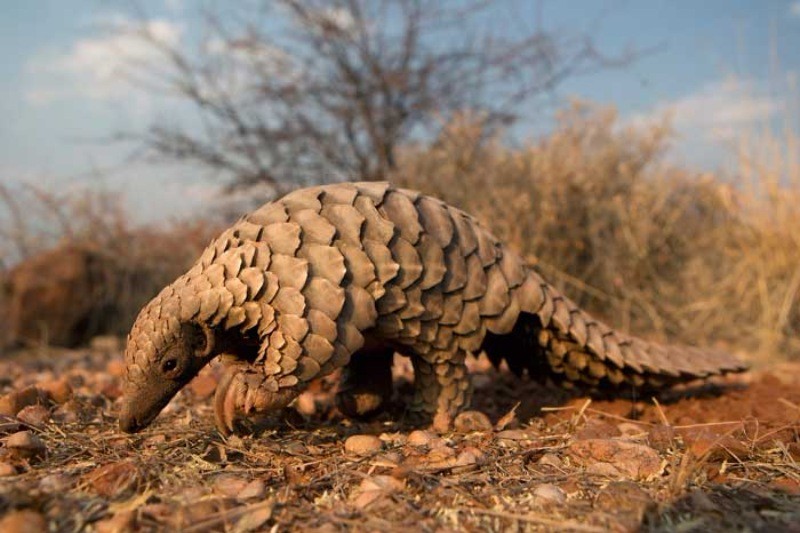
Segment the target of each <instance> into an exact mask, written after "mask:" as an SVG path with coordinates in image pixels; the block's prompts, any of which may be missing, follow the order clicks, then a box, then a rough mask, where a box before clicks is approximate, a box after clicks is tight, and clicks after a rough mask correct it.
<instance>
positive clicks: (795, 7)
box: [789, 1, 800, 18]
mask: <svg viewBox="0 0 800 533" xmlns="http://www.w3.org/2000/svg"><path fill="white" fill-rule="evenodd" d="M789 13H790V14H791V15H792V16H794V17H798V18H800V1H798V2H792V3H791V4H790V5H789Z"/></svg>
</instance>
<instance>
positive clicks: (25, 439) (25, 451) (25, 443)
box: [6, 431, 47, 459]
mask: <svg viewBox="0 0 800 533" xmlns="http://www.w3.org/2000/svg"><path fill="white" fill-rule="evenodd" d="M6 448H7V449H8V452H9V454H11V456H12V457H16V458H18V459H38V458H40V457H42V456H43V455H44V454H45V453H46V452H47V447H46V446H45V444H44V442H42V439H40V438H39V437H38V436H37V435H34V434H33V433H31V432H30V431H19V432H17V433H14V434H13V435H11V436H10V437H8V439H7V440H6Z"/></svg>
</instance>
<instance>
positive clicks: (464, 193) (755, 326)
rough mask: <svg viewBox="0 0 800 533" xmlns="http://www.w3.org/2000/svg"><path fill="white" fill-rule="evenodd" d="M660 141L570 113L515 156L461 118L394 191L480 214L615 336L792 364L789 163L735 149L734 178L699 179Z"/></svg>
mask: <svg viewBox="0 0 800 533" xmlns="http://www.w3.org/2000/svg"><path fill="white" fill-rule="evenodd" d="M760 139H761V141H762V142H763V140H764V137H763V136H762V137H760ZM669 140H670V130H669V127H668V125H667V124H655V125H652V126H651V127H649V128H644V129H641V128H640V129H633V128H629V127H624V126H622V125H620V124H618V120H617V116H616V113H615V112H614V111H613V110H612V109H607V108H599V109H598V108H594V107H591V106H587V105H584V104H575V105H574V106H573V107H572V108H571V109H568V110H567V111H565V112H563V113H562V114H561V115H560V116H559V122H558V127H557V128H556V131H555V132H554V133H553V134H552V135H550V136H548V137H546V138H544V139H543V140H541V141H540V142H538V143H535V144H531V145H528V146H524V147H521V148H518V149H510V148H507V147H506V146H504V145H503V144H502V143H501V142H500V141H499V140H498V139H493V138H486V137H485V136H484V135H483V131H482V128H481V125H480V120H476V119H475V118H474V117H469V116H465V117H462V119H461V120H460V121H457V122H456V123H454V124H452V125H451V127H450V128H448V129H447V131H446V134H445V135H444V136H442V138H440V139H438V141H437V142H436V143H435V144H434V145H433V146H431V147H419V148H409V149H407V150H406V151H405V152H404V154H403V158H402V162H401V165H400V166H401V170H400V171H399V172H398V176H397V177H396V181H397V182H398V183H401V184H402V185H404V186H408V187H412V188H417V189H421V190H423V191H425V192H428V193H431V194H434V195H436V196H439V197H441V198H444V199H445V200H447V201H449V202H451V203H453V204H455V205H458V206H460V207H462V208H463V209H465V210H466V211H469V212H472V213H474V214H476V215H478V217H479V218H480V219H482V220H483V221H484V222H485V223H486V224H487V225H488V226H489V227H491V228H492V230H493V231H494V232H495V233H496V234H497V235H498V236H500V237H501V238H502V239H503V240H505V241H507V242H510V243H511V245H512V246H514V247H515V248H517V249H518V250H520V251H521V252H522V253H523V254H524V255H525V256H526V257H527V258H528V259H529V260H530V262H531V263H535V264H536V265H537V266H538V268H539V269H540V270H541V271H542V272H543V274H544V275H545V277H546V278H547V279H549V280H551V281H553V282H555V283H556V284H557V285H558V286H559V287H560V288H562V289H563V290H564V291H565V292H567V293H568V294H569V295H570V296H572V297H573V298H574V299H575V300H576V301H578V302H579V303H580V304H581V305H583V306H585V307H586V308H588V309H590V310H592V311H593V312H595V313H596V314H598V315H601V316H603V317H605V318H607V319H608V320H609V321H610V322H611V323H612V324H615V325H617V326H621V327H622V328H623V329H627V330H630V331H633V332H636V333H641V334H644V335H646V336H650V337H654V338H657V339H661V340H670V341H673V342H675V341H677V342H683V343H688V344H700V345H710V344H722V345H724V346H725V347H726V348H728V349H730V350H733V351H736V352H740V353H747V354H748V355H749V356H750V357H751V358H752V359H755V360H767V359H778V360H780V359H782V358H791V357H797V356H798V355H800V299H798V290H799V289H800V237H798V235H797V232H796V231H795V230H794V228H796V227H798V222H800V172H798V164H797V160H796V159H791V157H781V158H778V157H776V156H775V151H774V150H773V151H769V152H758V153H755V152H754V150H753V149H751V150H750V152H748V147H749V146H750V145H749V144H747V143H743V144H742V146H741V147H740V148H739V149H740V153H741V158H742V165H741V166H742V171H741V172H740V173H738V174H736V175H733V176H718V175H712V174H697V173H694V172H691V171H688V170H686V169H681V168H675V167H674V166H670V165H668V164H666V163H664V162H663V160H662V157H661V156H662V155H663V153H664V152H665V151H666V150H667V149H668V146H669ZM794 146H796V144H795V145H794ZM750 153H754V155H751V156H749V157H746V155H747V154H750ZM791 153H792V151H791V150H787V151H786V154H787V156H789V155H790V154H791ZM745 161H747V164H745ZM764 161H771V162H773V163H774V164H773V165H771V166H763V165H759V164H757V162H764ZM782 162H783V163H782ZM775 165H778V166H777V167H776V166H775Z"/></svg>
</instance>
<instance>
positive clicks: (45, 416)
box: [17, 404, 50, 427]
mask: <svg viewBox="0 0 800 533" xmlns="http://www.w3.org/2000/svg"><path fill="white" fill-rule="evenodd" d="M17 418H18V419H20V420H21V421H22V422H25V423H26V424H28V425H29V426H34V427H42V426H44V425H45V424H46V423H47V422H48V421H49V420H50V410H49V409H48V408H47V407H45V406H44V405H41V404H36V405H29V406H27V407H23V408H22V410H20V412H19V413H17Z"/></svg>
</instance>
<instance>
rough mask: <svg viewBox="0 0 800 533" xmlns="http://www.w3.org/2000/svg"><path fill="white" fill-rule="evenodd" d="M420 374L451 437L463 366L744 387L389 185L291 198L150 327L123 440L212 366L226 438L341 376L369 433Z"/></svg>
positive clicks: (426, 201) (134, 345)
mask: <svg viewBox="0 0 800 533" xmlns="http://www.w3.org/2000/svg"><path fill="white" fill-rule="evenodd" d="M395 352H399V353H401V354H403V355H406V356H408V357H410V358H411V362H412V365H413V368H414V391H415V392H414V397H413V401H412V404H411V405H410V406H409V410H410V411H411V412H412V413H415V414H416V415H418V416H420V417H423V418H427V419H428V420H429V421H432V422H433V426H434V427H435V428H438V429H446V428H447V427H448V426H449V424H450V421H451V420H452V417H453V416H454V415H455V414H456V413H457V412H458V411H459V410H460V409H462V408H464V407H465V406H466V405H468V403H469V399H470V384H469V376H468V373H467V367H466V366H465V361H466V358H467V356H468V355H476V354H479V353H481V352H485V353H486V354H487V355H488V357H489V359H490V360H491V361H492V362H493V363H494V364H495V365H499V364H500V363H501V362H502V361H503V360H505V361H506V363H507V364H508V366H509V368H510V369H511V370H512V371H514V372H515V373H517V374H522V373H523V372H525V371H527V372H528V374H529V375H530V376H531V377H533V378H534V379H537V380H552V381H554V382H556V383H560V384H562V385H564V386H568V387H569V386H572V385H575V384H579V385H582V386H585V387H588V388H592V389H602V388H609V387H612V388H613V387H617V388H619V387H621V386H626V387H630V386H635V387H668V386H670V385H673V384H675V383H679V382H685V381H690V380H694V379H697V378H705V377H708V376H712V375H715V374H723V373H726V372H738V371H742V370H744V369H745V365H744V364H743V363H742V362H741V361H739V360H738V359H737V358H735V357H733V356H732V355H729V354H727V353H724V352H721V351H715V350H700V349H697V348H691V347H678V346H662V345H658V344H654V343H650V342H646V341H643V340H640V339H638V338H635V337H631V336H628V335H625V334H623V333H620V332H618V331H614V330H612V329H611V328H610V327H609V326H607V325H606V324H604V323H603V322H601V321H599V320H596V319H594V318H592V317H591V316H590V315H589V314H587V313H586V312H585V311H583V310H581V309H580V308H579V307H578V306H577V305H575V304H574V303H573V302H572V301H571V300H570V299H569V298H567V297H566V296H564V295H562V294H561V293H560V292H559V291H558V290H556V289H555V288H554V287H553V286H552V285H550V284H549V283H547V282H546V281H545V280H544V279H543V278H542V277H540V275H539V274H538V273H537V272H536V271H535V270H534V269H533V268H531V267H529V266H527V265H526V263H525V262H524V261H523V259H522V258H521V257H520V256H519V255H518V254H517V253H515V252H514V251H512V250H510V249H509V248H507V247H505V246H503V245H502V244H501V243H500V242H499V241H498V240H497V239H496V238H495V237H493V236H492V234H491V233H490V232H489V231H487V230H486V229H484V227H483V226H482V225H481V224H480V223H479V222H478V221H477V220H476V219H474V218H473V217H472V216H470V215H468V214H467V213H465V212H463V211H461V210H459V209H457V208H455V207H452V206H450V205H447V204H446V203H444V202H442V201H440V200H438V199H436V198H433V197H430V196H425V195H423V194H420V193H418V192H414V191H411V190H407V189H402V188H396V187H394V186H392V185H390V184H388V183H385V182H363V183H337V184H333V185H325V186H318V187H312V188H306V189H300V190H297V191H294V192H292V193H290V194H288V195H286V196H284V197H283V198H281V199H279V200H277V201H274V202H270V203H267V204H265V205H264V206H262V207H261V208H259V209H257V210H256V211H254V212H252V213H250V214H248V215H246V216H244V217H243V218H241V219H240V220H239V221H238V222H237V223H236V224H234V225H233V226H232V227H231V228H229V229H228V230H226V231H224V232H223V233H222V234H221V235H220V236H219V237H218V238H217V239H216V240H214V241H213V242H212V243H211V244H210V245H209V246H208V247H207V248H206V249H205V251H204V252H203V253H202V255H201V256H200V258H199V259H198V261H197V262H196V263H195V264H194V266H193V267H192V268H191V269H190V270H189V271H188V272H186V273H185V274H184V275H182V276H180V277H179V278H178V279H177V280H175V281H174V282H173V283H172V284H170V285H169V286H167V287H166V288H165V289H163V290H162V291H161V293H160V294H158V295H157V296H156V297H155V298H154V299H153V300H152V301H151V302H150V303H148V304H147V305H146V306H145V307H144V308H143V309H142V310H141V312H140V314H139V316H138V318H137V319H136V321H135V323H134V325H133V327H132V329H131V332H130V334H129V336H128V342H127V347H126V351H125V360H126V375H125V385H124V398H123V402H122V412H121V417H120V426H121V428H122V429H123V430H124V431H126V432H134V431H137V430H139V429H141V428H143V427H145V426H147V425H148V424H149V423H150V422H151V421H152V420H153V419H154V418H155V417H156V416H157V415H158V413H159V412H160V411H161V409H162V408H163V407H164V406H165V405H166V404H167V403H168V402H169V400H170V399H171V398H172V397H173V396H174V395H175V394H176V393H177V392H178V391H179V390H180V389H181V388H182V387H183V386H184V385H186V383H187V382H189V381H190V380H191V379H192V378H193V377H194V376H195V375H196V374H197V373H198V371H199V370H200V369H201V368H202V367H203V366H204V365H206V364H207V363H208V362H209V361H210V360H211V359H213V358H214V357H216V356H222V357H221V359H222V360H223V361H224V363H225V365H226V366H225V371H224V375H223V377H222V379H221V381H220V383H219V384H218V386H217V390H216V393H215V398H214V407H215V415H216V423H217V427H218V428H219V430H220V431H221V432H222V433H223V434H228V433H230V432H231V431H233V428H234V417H235V416H236V415H238V414H245V415H246V414H250V413H253V412H264V411H269V410H273V409H277V408H280V407H284V406H286V405H287V404H289V403H290V402H291V401H292V400H293V399H294V398H295V397H296V396H297V395H298V394H299V393H300V392H301V391H302V390H303V388H304V387H305V386H306V385H307V384H308V383H309V382H310V381H311V380H313V379H315V378H318V377H320V376H325V375H327V374H330V373H331V372H333V371H334V370H336V369H339V368H342V369H343V375H342V380H341V383H340V385H339V390H338V392H337V404H338V406H339V408H340V409H341V410H342V411H343V413H344V414H346V415H348V416H364V415H368V414H370V413H373V412H375V411H377V410H379V409H380V408H381V406H382V405H384V404H385V402H386V400H387V398H388V397H389V396H390V393H391V387H392V381H391V362H392V355H393V353H395Z"/></svg>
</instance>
